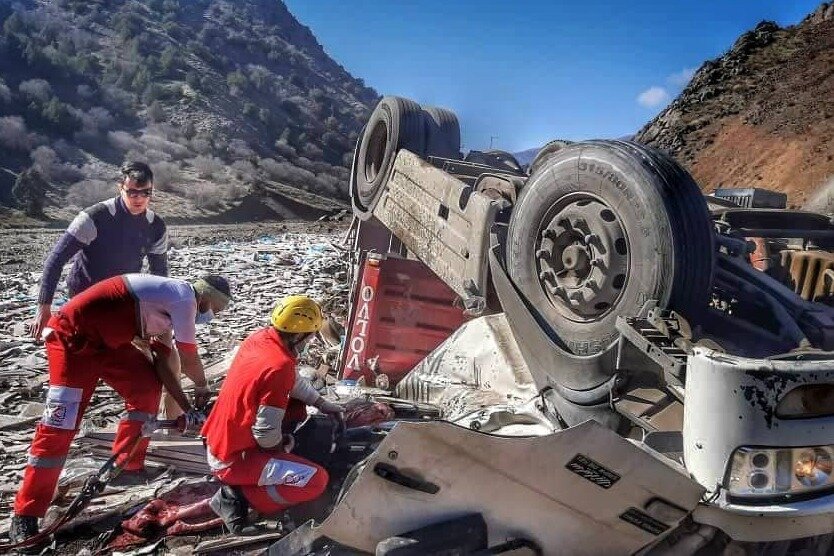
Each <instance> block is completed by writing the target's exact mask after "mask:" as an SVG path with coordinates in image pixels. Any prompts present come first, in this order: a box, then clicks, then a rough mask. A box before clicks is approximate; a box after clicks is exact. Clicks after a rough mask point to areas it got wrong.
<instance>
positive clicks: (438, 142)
mask: <svg viewBox="0 0 834 556" xmlns="http://www.w3.org/2000/svg"><path fill="white" fill-rule="evenodd" d="M423 111H424V112H425V118H424V120H425V123H426V156H439V157H441V158H451V159H454V160H459V159H460V122H458V117H457V116H456V115H455V113H454V112H452V111H451V110H447V109H445V108H438V107H436V106H428V107H423Z"/></svg>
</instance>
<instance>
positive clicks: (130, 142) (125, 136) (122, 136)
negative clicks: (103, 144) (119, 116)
mask: <svg viewBox="0 0 834 556" xmlns="http://www.w3.org/2000/svg"><path fill="white" fill-rule="evenodd" d="M107 141H108V142H109V143H110V144H111V145H112V146H113V147H115V148H117V149H119V150H120V151H130V150H134V151H139V150H144V145H142V143H141V142H139V140H138V139H136V138H135V137H133V135H131V134H130V133H128V132H126V131H109V132H108V133H107Z"/></svg>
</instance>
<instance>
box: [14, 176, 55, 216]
mask: <svg viewBox="0 0 834 556" xmlns="http://www.w3.org/2000/svg"><path fill="white" fill-rule="evenodd" d="M48 189H49V184H48V183H47V182H46V180H45V179H44V178H43V176H42V175H41V173H40V172H39V171H38V169H37V168H35V167H34V166H31V167H29V168H28V169H26V170H24V171H23V172H21V173H20V175H18V176H17V179H16V180H15V182H14V187H12V195H14V198H15V200H16V201H17V203H18V204H19V205H20V206H21V207H22V208H23V211H24V212H25V213H26V215H27V216H32V217H34V218H40V217H43V201H44V197H45V196H46V192H47V190H48Z"/></svg>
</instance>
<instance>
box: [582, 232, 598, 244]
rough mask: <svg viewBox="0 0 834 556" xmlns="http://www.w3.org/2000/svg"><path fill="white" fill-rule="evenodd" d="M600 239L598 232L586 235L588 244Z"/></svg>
mask: <svg viewBox="0 0 834 556" xmlns="http://www.w3.org/2000/svg"><path fill="white" fill-rule="evenodd" d="M597 241H599V236H598V235H597V234H588V235H586V236H585V244H586V245H588V244H590V243H595V242H597Z"/></svg>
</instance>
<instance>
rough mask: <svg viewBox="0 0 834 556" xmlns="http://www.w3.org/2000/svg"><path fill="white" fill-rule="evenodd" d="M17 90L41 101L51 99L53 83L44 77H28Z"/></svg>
mask: <svg viewBox="0 0 834 556" xmlns="http://www.w3.org/2000/svg"><path fill="white" fill-rule="evenodd" d="M17 90H18V91H20V92H21V94H23V95H24V96H25V97H26V98H28V99H30V100H38V101H40V102H47V101H49V99H50V97H51V96H52V85H50V84H49V82H48V81H46V80H44V79H28V80H26V81H23V82H21V83H20V85H18V86H17Z"/></svg>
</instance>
